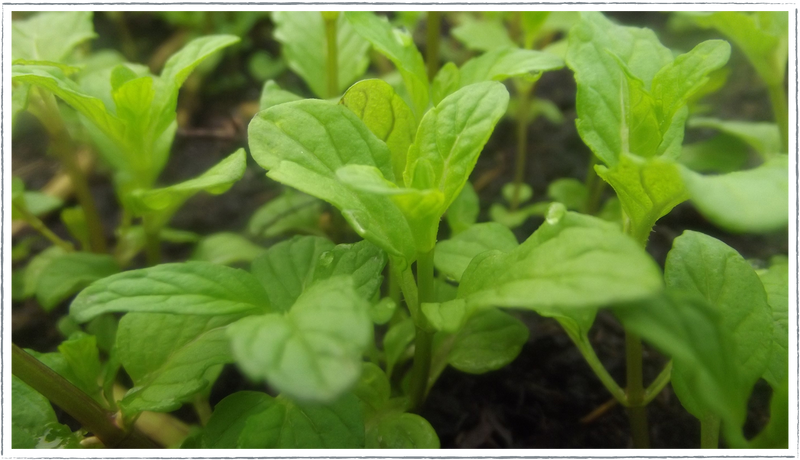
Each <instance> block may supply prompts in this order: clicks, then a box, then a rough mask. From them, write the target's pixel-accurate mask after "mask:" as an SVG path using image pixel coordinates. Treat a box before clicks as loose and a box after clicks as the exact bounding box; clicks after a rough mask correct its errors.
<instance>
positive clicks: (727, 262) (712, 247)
mask: <svg viewBox="0 0 800 460" xmlns="http://www.w3.org/2000/svg"><path fill="white" fill-rule="evenodd" d="M664 279H665V281H666V284H667V286H668V287H669V288H670V289H674V290H680V291H685V292H690V293H692V294H696V295H700V296H701V297H703V298H705V299H706V301H707V302H708V304H709V305H711V306H712V307H714V308H716V309H717V310H718V311H719V312H720V316H721V318H722V322H721V324H720V327H721V328H722V330H723V331H725V332H726V333H727V334H729V335H730V336H731V337H732V338H733V341H734V346H733V348H732V349H730V350H728V354H729V355H730V356H731V357H732V358H733V359H734V361H735V363H736V371H737V375H736V377H737V380H738V383H739V385H740V388H742V395H741V396H742V397H743V398H744V399H743V400H730V401H728V403H729V404H730V405H739V406H741V407H742V410H745V409H744V408H745V407H746V406H747V399H748V398H749V395H750V391H751V390H752V388H753V385H755V383H756V381H757V380H758V379H759V378H761V376H762V375H763V374H764V371H765V370H766V369H767V365H768V363H769V358H770V353H771V351H772V336H773V331H772V313H771V310H770V307H769V305H768V304H767V296H766V293H765V292H764V288H763V287H762V284H761V281H760V280H759V278H758V275H757V274H756V272H755V271H754V270H753V268H752V267H751V266H750V264H749V263H748V262H747V261H746V260H744V258H742V256H740V255H739V253H737V252H736V251H735V250H734V249H733V248H731V247H729V246H727V245H726V244H725V243H723V242H721V241H719V240H716V239H714V238H712V237H710V236H706V235H703V234H702V233H697V232H692V231H688V230H687V231H685V232H684V233H683V235H681V236H679V237H678V238H676V239H675V241H674V242H673V247H672V250H670V252H669V254H668V256H667V262H666V268H665V270H664ZM676 368H677V369H678V371H679V374H680V373H682V371H683V369H680V366H679V365H678V364H676ZM686 372H694V371H693V370H691V369H689V370H686ZM680 388H686V386H683V387H680ZM678 390H679V389H678V388H676V393H677V394H678V397H679V398H680V399H681V401H682V402H683V405H684V406H685V407H686V408H687V409H688V410H689V412H691V413H692V414H693V415H695V416H696V417H698V418H702V416H703V415H704V414H705V413H707V412H709V411H711V409H710V408H706V407H703V406H702V405H700V406H695V405H694V403H692V402H689V403H688V404H687V402H686V401H685V399H686V398H684V393H682V392H680V391H678ZM690 401H694V399H693V398H692V399H690ZM740 422H741V423H743V422H744V420H740ZM741 423H740V424H739V426H741Z"/></svg>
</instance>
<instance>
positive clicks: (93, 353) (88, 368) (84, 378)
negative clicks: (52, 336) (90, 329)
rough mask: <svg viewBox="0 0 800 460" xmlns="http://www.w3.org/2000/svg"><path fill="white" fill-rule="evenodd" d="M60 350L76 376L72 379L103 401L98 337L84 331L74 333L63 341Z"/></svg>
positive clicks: (86, 391)
mask: <svg viewBox="0 0 800 460" xmlns="http://www.w3.org/2000/svg"><path fill="white" fill-rule="evenodd" d="M58 352H59V353H61V356H63V357H64V360H65V361H66V363H67V365H68V366H69V368H70V370H71V371H72V375H73V376H74V378H73V379H71V381H72V382H73V383H75V384H76V386H77V387H78V388H80V389H81V390H82V391H83V392H84V393H86V394H87V395H89V396H91V397H92V398H94V399H95V400H97V401H98V402H101V403H102V402H103V400H102V396H101V395H100V384H99V383H98V382H99V380H100V375H101V374H102V366H101V365H100V355H99V351H98V349H97V338H96V337H95V336H93V335H87V334H84V333H82V332H79V333H76V334H74V335H73V336H72V337H70V338H69V339H68V340H65V341H63V342H61V344H60V345H59V346H58Z"/></svg>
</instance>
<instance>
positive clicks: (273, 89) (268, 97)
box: [258, 80, 302, 110]
mask: <svg viewBox="0 0 800 460" xmlns="http://www.w3.org/2000/svg"><path fill="white" fill-rule="evenodd" d="M300 99H302V97H300V96H298V95H296V94H294V93H291V92H289V91H286V90H284V89H281V87H280V86H278V84H277V83H275V80H268V81H267V82H266V83H264V88H263V89H262V90H261V99H259V103H258V107H259V109H260V110H267V109H268V108H270V107H272V106H273V105H278V104H283V103H284V102H293V101H299V100H300Z"/></svg>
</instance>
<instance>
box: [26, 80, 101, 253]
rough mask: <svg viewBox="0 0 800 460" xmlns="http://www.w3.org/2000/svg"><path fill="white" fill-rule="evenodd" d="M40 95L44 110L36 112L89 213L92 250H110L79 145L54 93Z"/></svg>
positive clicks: (81, 202)
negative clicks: (80, 161) (78, 155)
mask: <svg viewBox="0 0 800 460" xmlns="http://www.w3.org/2000/svg"><path fill="white" fill-rule="evenodd" d="M39 94H40V96H41V99H42V102H43V107H42V109H41V111H34V113H35V114H36V115H37V117H38V118H39V120H40V121H41V122H42V125H43V126H44V127H45V129H46V130H47V133H48V135H49V136H50V141H51V145H52V152H53V153H54V154H55V156H56V158H58V160H59V161H60V162H61V164H62V165H63V166H64V170H65V171H66V172H67V175H68V176H69V178H70V181H71V182H72V187H73V188H74V190H75V196H76V198H77V199H78V203H79V204H80V205H81V208H82V209H83V213H84V215H85V216H86V225H87V228H88V230H89V243H90V246H91V250H92V252H96V253H101V254H102V253H104V252H106V237H105V232H104V231H103V224H102V221H101V220H100V214H98V212H97V206H96V205H95V203H94V198H93V197H92V193H91V191H90V190H89V184H88V183H87V182H86V177H85V176H84V175H83V171H81V168H80V166H78V163H77V161H75V145H74V143H73V142H72V137H70V135H69V131H67V127H66V126H65V125H64V121H63V120H62V119H61V113H60V112H59V110H58V104H57V102H56V98H55V96H53V93H51V92H49V91H46V90H43V89H39ZM36 112H40V113H36Z"/></svg>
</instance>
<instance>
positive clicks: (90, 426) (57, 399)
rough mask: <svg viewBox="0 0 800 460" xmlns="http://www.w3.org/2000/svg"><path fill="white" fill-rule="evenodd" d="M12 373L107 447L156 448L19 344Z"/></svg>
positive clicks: (12, 354) (13, 346) (12, 349)
mask: <svg viewBox="0 0 800 460" xmlns="http://www.w3.org/2000/svg"><path fill="white" fill-rule="evenodd" d="M11 370H12V373H13V374H14V375H15V376H17V377H18V378H19V379H20V380H22V381H23V382H25V383H26V384H28V385H29V386H31V387H32V388H33V389H34V390H36V391H38V392H39V393H41V394H42V395H43V396H44V397H46V398H47V399H49V400H50V401H51V402H53V403H54V404H56V405H57V406H59V407H61V408H62V409H64V411H66V412H67V413H68V414H69V415H70V416H72V417H73V418H74V419H75V420H77V421H78V422H79V423H80V424H81V425H82V426H83V427H84V428H86V429H87V430H89V431H90V432H91V433H92V434H93V435H94V436H96V437H97V438H98V439H100V440H101V441H102V442H103V444H104V445H105V446H106V447H110V448H122V449H156V448H158V446H156V445H155V444H154V443H153V442H152V441H151V440H150V439H148V438H146V437H145V436H143V435H142V434H141V433H139V432H137V431H136V430H131V431H130V432H125V431H123V430H122V429H120V428H119V427H118V426H117V425H116V424H115V423H114V420H113V414H112V413H111V412H108V411H106V410H105V409H103V408H102V407H100V405H99V404H97V402H95V400H93V399H92V398H91V397H89V395H87V394H86V393H84V392H83V391H81V390H80V389H79V388H78V387H76V386H75V385H73V384H72V383H70V382H69V381H67V379H65V378H64V377H62V376H60V375H59V374H57V373H56V372H55V371H53V370H52V369H50V368H49V367H47V366H45V365H44V364H43V363H41V362H40V361H39V360H38V359H36V358H34V357H33V356H31V355H30V354H29V353H27V352H26V351H24V350H23V349H22V348H20V347H18V346H17V345H14V344H12V345H11Z"/></svg>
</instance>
